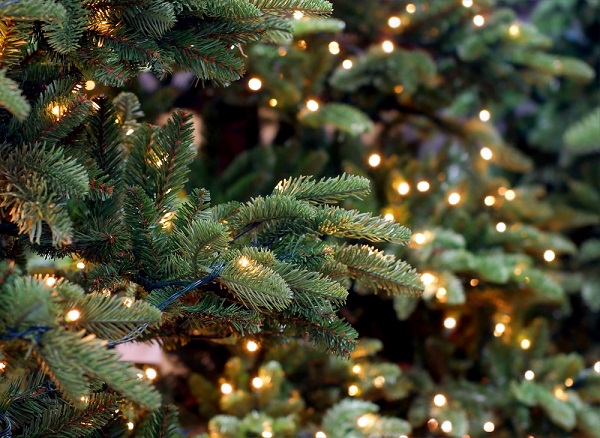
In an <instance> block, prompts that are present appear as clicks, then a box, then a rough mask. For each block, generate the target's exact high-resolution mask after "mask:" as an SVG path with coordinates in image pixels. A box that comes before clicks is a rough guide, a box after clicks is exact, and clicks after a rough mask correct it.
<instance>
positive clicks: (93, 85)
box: [85, 81, 96, 91]
mask: <svg viewBox="0 0 600 438" xmlns="http://www.w3.org/2000/svg"><path fill="white" fill-rule="evenodd" d="M94 88H96V83H95V82H94V81H86V82H85V89H86V90H88V91H91V90H93V89H94Z"/></svg>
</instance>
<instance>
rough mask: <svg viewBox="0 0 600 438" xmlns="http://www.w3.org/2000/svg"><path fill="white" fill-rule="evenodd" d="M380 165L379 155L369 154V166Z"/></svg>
mask: <svg viewBox="0 0 600 438" xmlns="http://www.w3.org/2000/svg"><path fill="white" fill-rule="evenodd" d="M379 164H381V155H379V154H371V155H370V156H369V166H371V167H377V166H379Z"/></svg>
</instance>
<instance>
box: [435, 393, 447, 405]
mask: <svg viewBox="0 0 600 438" xmlns="http://www.w3.org/2000/svg"><path fill="white" fill-rule="evenodd" d="M433 404H435V405H436V406H439V407H442V406H444V405H445V404H446V397H445V396H444V394H437V395H436V396H435V397H433Z"/></svg>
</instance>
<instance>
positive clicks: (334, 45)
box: [329, 41, 340, 55]
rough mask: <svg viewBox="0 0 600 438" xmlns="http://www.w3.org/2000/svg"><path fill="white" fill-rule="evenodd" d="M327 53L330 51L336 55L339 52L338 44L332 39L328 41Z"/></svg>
mask: <svg viewBox="0 0 600 438" xmlns="http://www.w3.org/2000/svg"><path fill="white" fill-rule="evenodd" d="M329 53H331V54H332V55H337V54H338V53H340V45H339V44H338V42H337V41H332V42H330V43H329Z"/></svg>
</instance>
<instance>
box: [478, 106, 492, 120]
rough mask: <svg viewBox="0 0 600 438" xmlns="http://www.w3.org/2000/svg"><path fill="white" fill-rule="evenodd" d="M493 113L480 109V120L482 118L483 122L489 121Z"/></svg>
mask: <svg viewBox="0 0 600 438" xmlns="http://www.w3.org/2000/svg"><path fill="white" fill-rule="evenodd" d="M491 116H492V115H491V114H490V112H489V111H488V110H485V109H484V110H481V111H479V120H481V121H482V122H487V121H488V120H490V117H491Z"/></svg>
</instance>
